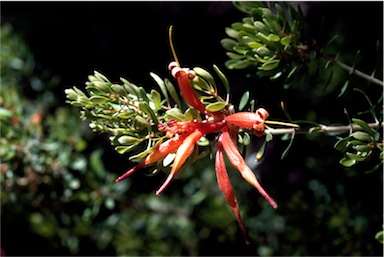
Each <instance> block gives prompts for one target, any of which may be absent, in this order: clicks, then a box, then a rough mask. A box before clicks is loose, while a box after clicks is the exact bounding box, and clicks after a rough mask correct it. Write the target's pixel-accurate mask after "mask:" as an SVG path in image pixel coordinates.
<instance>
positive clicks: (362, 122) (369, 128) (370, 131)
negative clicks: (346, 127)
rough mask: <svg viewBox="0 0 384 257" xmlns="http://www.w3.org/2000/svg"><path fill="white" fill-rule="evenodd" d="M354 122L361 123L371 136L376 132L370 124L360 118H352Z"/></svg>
mask: <svg viewBox="0 0 384 257" xmlns="http://www.w3.org/2000/svg"><path fill="white" fill-rule="evenodd" d="M352 122H353V123H355V124H357V125H359V126H360V127H361V128H362V129H363V130H364V131H365V132H367V133H368V134H369V135H370V136H373V135H374V134H375V131H374V130H373V129H372V128H371V127H370V126H368V124H367V123H366V122H365V121H363V120H360V119H356V118H352Z"/></svg>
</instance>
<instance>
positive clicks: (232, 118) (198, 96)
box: [66, 27, 296, 243]
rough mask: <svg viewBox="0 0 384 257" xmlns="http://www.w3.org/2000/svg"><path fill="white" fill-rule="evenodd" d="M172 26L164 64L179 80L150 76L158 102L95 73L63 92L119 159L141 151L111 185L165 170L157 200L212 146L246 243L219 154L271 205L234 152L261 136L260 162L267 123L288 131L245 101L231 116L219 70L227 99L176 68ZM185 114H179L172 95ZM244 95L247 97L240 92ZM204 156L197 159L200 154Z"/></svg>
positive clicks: (202, 74)
mask: <svg viewBox="0 0 384 257" xmlns="http://www.w3.org/2000/svg"><path fill="white" fill-rule="evenodd" d="M171 34H172V27H171V29H170V44H171V49H172V52H173V55H174V58H175V61H172V62H171V63H170V64H169V70H170V73H171V74H172V77H173V78H174V79H175V80H176V81H177V84H178V90H176V88H175V87H174V86H173V85H172V83H171V82H170V81H169V80H167V79H161V78H160V77H159V76H158V75H156V74H154V73H151V74H150V75H151V76H152V78H153V79H154V80H155V81H156V82H157V84H158V85H159V87H160V89H161V92H162V94H163V96H165V99H162V96H161V94H160V93H159V92H158V91H156V90H155V89H152V90H151V92H150V93H147V92H146V91H145V90H144V88H142V87H138V86H136V85H134V84H133V83H131V82H129V81H127V80H126V79H123V78H122V79H121V81H122V82H123V84H122V85H119V84H115V83H112V82H110V81H109V80H108V79H107V78H106V77H105V76H104V75H102V74H100V73H98V72H95V74H94V75H93V76H89V81H88V82H87V83H86V85H87V86H86V90H87V91H88V94H89V95H90V96H88V95H87V94H85V93H83V92H82V91H81V90H80V89H78V88H76V87H74V88H73V89H67V90H66V94H67V98H68V102H69V103H70V104H72V105H74V106H78V107H82V111H81V117H82V118H83V119H89V120H90V121H91V122H90V127H91V128H92V129H93V130H94V131H97V132H102V133H109V134H111V137H110V141H111V143H112V144H113V145H115V150H116V151H117V152H119V153H120V154H125V153H127V152H130V151H131V150H133V149H139V151H137V152H136V154H134V155H131V156H130V160H131V161H134V162H137V163H138V164H137V165H136V166H134V167H133V168H131V169H129V170H128V171H127V172H125V173H124V174H122V175H121V176H120V177H118V178H117V179H116V182H120V181H122V180H124V179H126V178H127V177H129V176H130V175H131V174H133V173H135V172H137V171H138V170H140V169H142V168H144V167H148V166H151V167H152V168H151V170H150V172H151V173H152V174H154V173H156V172H158V171H160V170H164V171H165V172H168V176H167V178H166V180H165V181H164V183H163V184H162V185H161V186H160V187H159V189H158V190H157V191H156V195H159V194H161V193H162V192H163V191H164V190H165V189H166V188H167V187H168V185H169V184H170V182H171V181H172V179H173V178H174V177H175V175H176V174H177V173H178V172H180V170H183V169H184V168H186V167H187V166H188V164H189V163H191V162H193V161H194V160H195V157H196V156H197V155H196V154H199V146H207V145H211V146H212V147H210V149H209V150H210V151H215V154H213V155H212V156H215V168H216V176H217V182H218V185H219V188H220V190H221V191H222V193H223V194H224V196H225V199H226V201H227V203H228V205H229V206H230V208H231V210H232V212H233V214H234V216H235V218H236V220H237V222H238V224H239V226H240V228H241V230H242V232H243V234H244V237H245V240H246V242H247V243H249V239H248V236H247V233H246V230H245V227H244V224H243V222H242V219H241V216H240V208H239V205H238V203H237V199H236V197H235V194H234V191H233V188H232V185H231V182H230V180H229V176H228V174H227V170H226V166H225V161H224V160H225V157H224V156H225V155H226V156H227V159H228V160H229V162H230V163H231V164H232V165H233V166H234V167H235V168H236V169H237V170H238V171H239V173H240V174H241V176H242V177H243V178H244V179H245V180H246V181H247V182H248V183H249V184H251V185H252V186H253V187H255V188H256V189H257V190H258V191H259V192H260V194H261V195H262V196H263V197H264V198H265V199H266V200H267V201H268V203H269V204H270V205H271V206H272V207H273V208H277V204H276V202H275V201H274V200H273V199H272V198H271V197H270V196H269V195H268V193H267V192H266V191H265V190H264V189H263V187H262V186H261V185H260V183H259V181H258V180H257V178H256V176H255V174H254V172H253V171H252V170H251V169H250V168H249V167H248V165H247V164H246V162H245V160H244V158H243V156H242V154H240V152H239V149H238V145H237V143H240V144H243V145H244V146H245V145H247V144H249V141H250V140H249V137H250V136H249V133H248V132H249V131H253V132H254V134H255V135H256V136H257V137H262V136H263V135H264V134H265V135H266V137H265V142H264V144H263V146H262V147H261V148H260V150H259V152H258V154H257V155H256V159H257V160H258V159H260V158H261V156H262V152H263V151H264V149H265V144H266V142H268V141H270V140H271V138H272V135H271V134H268V133H266V131H265V128H268V129H270V128H269V127H267V126H266V125H265V124H266V123H268V124H275V125H278V124H279V125H284V126H286V125H288V126H296V125H295V124H288V123H284V122H278V121H271V120H267V119H268V117H269V113H268V111H267V110H266V109H264V108H258V109H256V110H255V108H254V106H253V101H251V102H250V103H251V108H250V111H241V112H235V110H234V107H233V105H231V104H230V103H229V98H230V97H229V94H230V90H229V83H228V80H227V78H226V77H225V75H224V74H223V72H222V71H221V70H220V69H219V68H218V67H217V66H215V65H214V66H213V68H214V70H215V72H216V74H217V76H218V77H219V78H220V80H221V83H222V86H223V87H224V88H225V89H226V91H227V95H226V97H225V99H224V98H222V97H221V96H220V94H219V93H218V87H217V85H216V81H215V79H214V78H213V76H212V75H211V74H210V73H209V72H208V71H206V70H204V69H203V68H200V67H194V68H193V69H189V68H182V67H181V66H180V63H179V61H178V59H177V56H176V53H175V49H174V47H173V44H172V38H171ZM177 91H179V92H180V94H181V96H182V97H183V99H184V100H185V101H184V102H185V104H186V105H188V107H189V108H187V110H186V111H185V112H184V113H183V112H182V110H181V109H182V105H181V101H180V98H179V94H178V92H177ZM245 95H247V94H245ZM243 98H244V97H242V100H241V101H240V105H239V110H242V109H243V108H244V106H245V105H246V104H247V102H248V97H246V98H244V99H245V100H244V99H243ZM203 154H204V152H202V153H201V155H203Z"/></svg>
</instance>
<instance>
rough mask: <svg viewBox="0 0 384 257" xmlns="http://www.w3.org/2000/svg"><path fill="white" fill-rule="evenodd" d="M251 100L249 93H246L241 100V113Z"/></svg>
mask: <svg viewBox="0 0 384 257" xmlns="http://www.w3.org/2000/svg"><path fill="white" fill-rule="evenodd" d="M248 100H249V91H246V92H245V93H244V94H243V96H242V97H241V99H240V104H239V111H241V110H243V109H244V107H245V106H246V105H247V103H248Z"/></svg>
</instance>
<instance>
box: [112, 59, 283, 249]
mask: <svg viewBox="0 0 384 257" xmlns="http://www.w3.org/2000/svg"><path fill="white" fill-rule="evenodd" d="M169 68H170V70H171V72H172V75H173V76H174V77H175V78H176V79H177V81H178V85H179V89H180V91H181V94H182V95H183V97H184V99H185V100H186V102H187V103H188V104H189V105H190V106H192V107H193V108H195V109H196V110H198V111H200V112H201V113H202V114H204V115H206V116H208V119H207V120H204V121H201V122H200V121H196V120H194V121H184V122H177V121H176V120H172V119H170V120H168V122H167V123H161V124H159V126H158V129H159V131H163V132H165V136H166V137H168V138H169V139H168V140H166V141H165V142H163V143H161V144H160V145H158V146H157V147H155V148H154V150H153V152H152V153H150V154H149V155H147V157H146V158H145V159H144V160H143V161H142V162H141V163H139V164H138V165H137V166H135V167H133V168H132V169H130V170H129V171H127V172H126V173H125V174H123V175H122V176H120V177H119V178H118V179H117V180H116V182H119V181H121V180H123V179H125V178H126V177H128V176H129V175H131V174H132V173H134V172H136V171H137V170H139V169H141V168H143V167H145V166H148V165H150V164H153V163H155V162H157V161H159V160H162V159H164V158H165V157H166V156H167V155H168V154H170V153H176V155H175V158H174V161H173V165H172V169H171V171H170V173H169V175H168V177H167V178H166V180H165V182H164V183H163V184H162V185H161V187H160V188H159V189H158V190H157V191H156V195H159V194H161V193H162V192H163V191H164V190H165V189H166V187H167V186H168V185H169V183H170V182H171V181H172V179H173V177H174V176H175V174H176V173H177V171H178V170H179V169H180V167H181V166H182V165H183V164H184V163H185V161H186V160H187V158H188V157H189V156H190V155H191V154H192V153H193V150H194V147H195V144H196V143H197V141H198V140H199V139H200V138H201V137H203V136H204V135H207V134H211V133H218V132H219V133H220V134H219V138H218V142H217V152H216V158H215V167H216V176H217V182H218V185H219V187H220V190H221V191H222V192H223V194H224V197H225V199H226V201H227V203H228V205H229V206H230V208H231V210H232V212H233V214H234V215H235V218H236V220H237V222H238V224H239V226H240V229H241V230H242V232H243V234H244V237H245V240H246V243H247V244H248V243H249V239H248V236H247V233H246V229H245V227H244V224H243V222H242V219H241V216H240V208H239V205H238V203H237V200H236V197H235V194H234V191H233V188H232V185H231V183H230V180H229V177H228V174H227V170H226V167H225V162H224V154H223V150H224V152H225V153H226V156H227V157H228V160H229V161H230V163H231V164H232V165H233V166H234V167H235V168H236V169H237V170H238V171H239V173H240V174H241V176H242V177H243V178H244V179H245V180H246V181H247V182H248V183H250V184H251V185H252V186H254V187H255V188H256V189H257V190H258V191H259V192H260V194H261V195H262V196H263V197H264V198H265V199H266V200H267V201H268V202H269V203H270V204H271V205H272V207H273V208H277V204H276V202H275V201H274V200H273V199H272V198H271V197H270V196H269V195H268V194H267V192H266V191H265V190H264V189H263V188H262V186H261V185H260V183H259V182H258V180H257V178H256V176H255V174H254V173H253V171H252V170H251V169H250V168H249V167H248V165H247V164H246V163H245V161H244V159H243V157H242V156H241V154H240V153H239V151H238V149H237V146H236V144H235V141H236V140H234V139H236V137H237V128H235V126H237V127H241V128H246V129H253V130H254V132H255V134H256V135H257V136H262V135H263V134H264V122H265V120H266V119H267V118H268V116H269V114H268V112H267V111H266V110H265V109H263V108H259V109H257V110H256V112H255V113H253V112H240V113H234V114H230V115H227V116H226V114H225V112H224V113H223V112H221V113H210V112H208V111H207V110H206V108H205V105H204V104H203V103H202V102H201V101H200V99H199V98H198V97H197V95H196V93H195V91H194V90H193V88H192V86H191V85H190V80H191V79H193V77H194V76H195V74H194V72H193V71H190V70H189V69H182V68H180V67H179V65H178V64H177V63H176V62H172V63H171V64H170V66H169ZM227 112H229V111H227Z"/></svg>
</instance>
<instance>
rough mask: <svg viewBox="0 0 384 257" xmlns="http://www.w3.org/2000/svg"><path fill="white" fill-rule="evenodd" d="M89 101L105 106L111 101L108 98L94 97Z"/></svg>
mask: <svg viewBox="0 0 384 257" xmlns="http://www.w3.org/2000/svg"><path fill="white" fill-rule="evenodd" d="M89 100H90V101H91V102H92V103H94V104H105V103H106V102H108V101H110V99H109V98H108V97H105V96H99V95H94V96H91V97H90V98H89Z"/></svg>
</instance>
